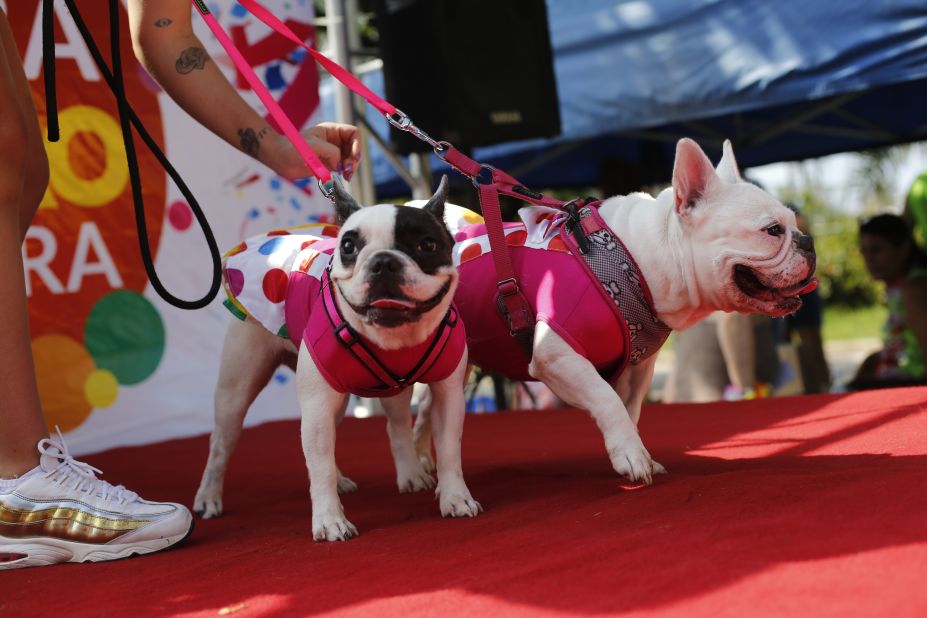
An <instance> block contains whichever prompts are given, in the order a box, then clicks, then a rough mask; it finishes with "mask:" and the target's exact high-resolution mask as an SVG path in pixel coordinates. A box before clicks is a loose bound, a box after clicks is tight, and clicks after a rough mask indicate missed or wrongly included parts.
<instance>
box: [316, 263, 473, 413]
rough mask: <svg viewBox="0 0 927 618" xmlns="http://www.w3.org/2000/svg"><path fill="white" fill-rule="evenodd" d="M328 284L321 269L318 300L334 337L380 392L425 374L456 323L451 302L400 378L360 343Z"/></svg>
mask: <svg viewBox="0 0 927 618" xmlns="http://www.w3.org/2000/svg"><path fill="white" fill-rule="evenodd" d="M332 285H333V284H332V281H331V279H330V278H329V276H328V271H325V272H324V273H323V274H322V303H323V307H324V308H325V312H326V313H327V314H328V319H329V321H330V322H331V323H332V325H333V326H334V329H335V336H336V337H337V338H338V341H339V343H341V345H343V346H344V347H345V348H347V350H348V351H349V352H350V353H351V354H353V355H354V357H355V358H356V359H357V360H358V361H359V362H360V363H361V365H363V366H364V368H365V369H367V371H369V372H370V373H371V374H373V375H374V376H375V377H376V378H377V379H378V380H379V381H380V382H381V383H382V387H381V388H380V389H375V390H377V391H379V390H382V391H384V395H386V394H389V393H392V394H396V393H398V392H399V391H401V390H402V389H404V388H405V387H407V386H409V385H410V384H413V383H414V382H417V381H418V380H419V378H421V377H422V376H423V375H425V374H426V373H427V372H428V370H429V369H431V368H432V366H434V364H435V363H436V362H437V361H438V357H440V356H441V352H443V351H444V348H445V345H446V344H447V341H448V339H450V338H451V332H452V330H453V328H454V327H455V326H456V325H457V320H458V315H457V309H456V308H455V307H454V306H453V305H452V306H451V307H449V308H448V310H447V314H445V316H444V319H443V320H441V324H439V325H438V330H437V332H436V333H435V336H434V339H433V340H432V342H431V345H430V346H429V347H428V350H427V351H426V352H425V354H424V356H422V358H421V360H419V362H418V363H417V364H416V366H415V368H414V369H413V370H412V371H411V372H409V374H407V375H406V376H404V377H396V376H395V375H394V374H393V372H391V371H390V370H389V369H387V368H386V367H385V366H384V365H383V363H381V362H380V360H379V359H378V358H377V357H376V356H375V355H374V354H373V352H371V351H370V350H368V349H367V346H366V345H364V342H363V341H361V339H360V337H359V336H358V334H357V333H356V332H355V331H354V329H353V328H351V326H350V325H349V324H348V322H347V320H345V319H344V316H343V315H341V310H340V309H338V303H337V301H336V300H335V292H334V290H332Z"/></svg>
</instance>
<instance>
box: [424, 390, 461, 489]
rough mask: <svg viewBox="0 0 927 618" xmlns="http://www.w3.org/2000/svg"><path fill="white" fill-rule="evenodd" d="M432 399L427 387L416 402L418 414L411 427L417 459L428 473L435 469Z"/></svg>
mask: <svg viewBox="0 0 927 618" xmlns="http://www.w3.org/2000/svg"><path fill="white" fill-rule="evenodd" d="M461 388H463V384H461ZM433 401H434V397H433V396H432V394H431V387H429V388H428V391H427V392H426V394H425V397H424V398H423V399H422V401H421V402H420V403H419V404H418V414H416V415H415V426H414V427H413V428H412V440H413V442H415V452H416V453H417V454H418V460H419V461H420V462H422V467H423V468H424V469H425V472H429V473H431V472H434V471H435V459H434V457H432V455H431V404H432V402H433Z"/></svg>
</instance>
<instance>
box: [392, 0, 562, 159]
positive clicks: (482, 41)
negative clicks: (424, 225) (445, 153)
mask: <svg viewBox="0 0 927 618" xmlns="http://www.w3.org/2000/svg"><path fill="white" fill-rule="evenodd" d="M377 28H378V30H379V34H380V55H381V58H382V59H383V78H384V82H385V87H386V98H387V100H388V101H389V102H390V103H392V104H393V105H395V106H396V107H398V108H400V109H401V110H402V111H404V112H405V113H406V114H408V115H409V116H410V117H411V118H412V121H413V122H414V123H415V124H416V125H417V126H418V127H419V128H421V129H422V130H423V131H425V132H426V133H428V134H429V135H431V137H433V138H435V139H437V140H446V141H449V142H451V143H452V144H454V145H455V146H457V147H458V148H463V149H469V148H472V147H473V146H488V145H490V144H497V143H500V142H508V141H513V140H519V139H528V138H534V137H550V136H553V135H557V134H558V133H559V132H560V107H559V104H558V102H557V84H556V80H555V78H554V69H553V60H552V56H551V47H550V31H549V29H548V26H547V8H546V6H545V4H544V0H378V1H377ZM391 140H392V142H393V144H394V146H395V147H396V150H397V151H398V152H400V153H401V154H409V153H410V152H424V151H427V150H429V147H428V146H427V145H426V144H425V143H424V142H421V141H420V140H418V139H416V138H415V137H413V136H411V135H409V134H408V133H405V132H402V131H398V130H396V129H392V131H391Z"/></svg>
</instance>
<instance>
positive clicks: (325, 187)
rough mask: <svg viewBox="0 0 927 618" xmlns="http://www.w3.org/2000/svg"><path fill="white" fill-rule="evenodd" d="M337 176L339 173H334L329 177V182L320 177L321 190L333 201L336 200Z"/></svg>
mask: <svg viewBox="0 0 927 618" xmlns="http://www.w3.org/2000/svg"><path fill="white" fill-rule="evenodd" d="M335 176H337V174H335V173H332V174H331V175H330V176H329V178H328V182H325V181H323V180H322V179H321V178H319V179H318V183H319V191H321V192H322V195H324V196H325V197H327V198H328V199H330V200H331V201H333V202H334V201H335Z"/></svg>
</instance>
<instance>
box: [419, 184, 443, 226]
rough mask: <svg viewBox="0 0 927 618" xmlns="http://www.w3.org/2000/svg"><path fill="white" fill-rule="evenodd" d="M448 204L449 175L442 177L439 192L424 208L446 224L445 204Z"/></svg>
mask: <svg viewBox="0 0 927 618" xmlns="http://www.w3.org/2000/svg"><path fill="white" fill-rule="evenodd" d="M445 202H447V174H444V175H443V176H441V182H440V183H438V190H437V191H435V194H434V195H432V196H431V199H430V200H428V203H427V204H425V205H424V206H423V207H422V208H423V209H424V210H427V211H428V212H430V213H431V214H432V215H434V217H435V218H436V219H437V220H438V221H440V222H441V223H444V203H445Z"/></svg>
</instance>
